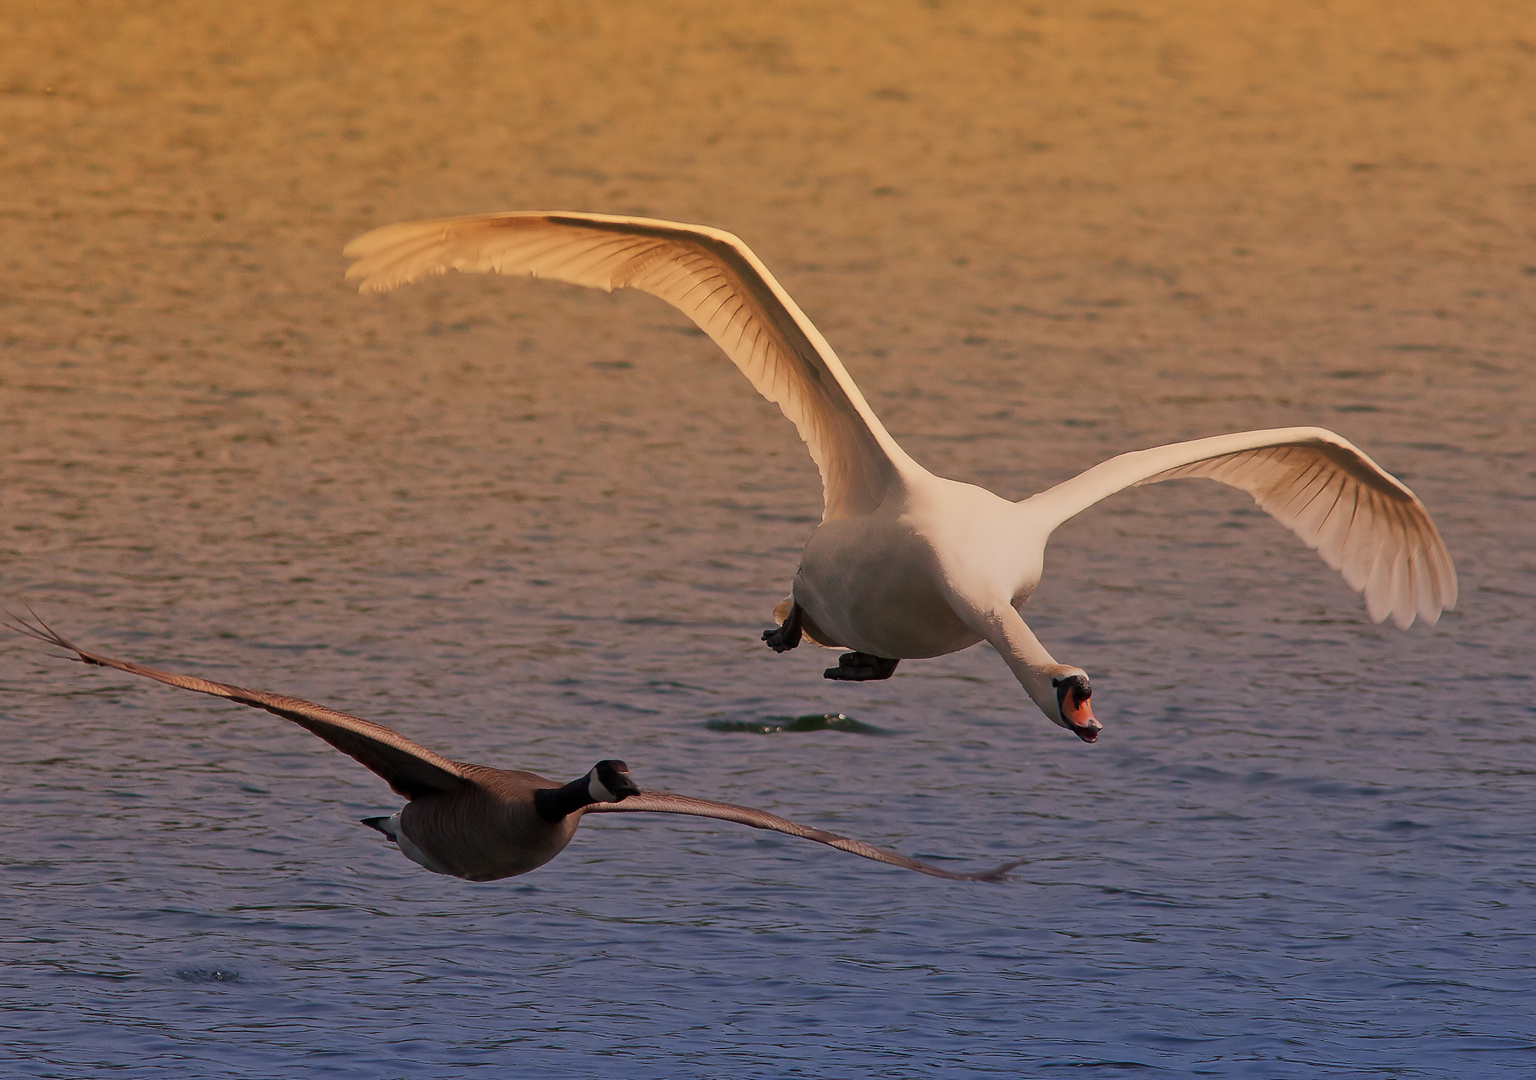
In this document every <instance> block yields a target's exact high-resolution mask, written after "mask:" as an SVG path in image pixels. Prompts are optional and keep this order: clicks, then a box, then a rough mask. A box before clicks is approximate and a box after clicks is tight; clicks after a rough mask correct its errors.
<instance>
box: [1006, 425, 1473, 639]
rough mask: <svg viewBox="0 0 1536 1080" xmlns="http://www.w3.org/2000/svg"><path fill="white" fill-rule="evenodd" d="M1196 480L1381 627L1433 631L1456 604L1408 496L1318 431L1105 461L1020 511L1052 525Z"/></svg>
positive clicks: (1443, 564)
mask: <svg viewBox="0 0 1536 1080" xmlns="http://www.w3.org/2000/svg"><path fill="white" fill-rule="evenodd" d="M1183 477H1204V478H1206V479H1209V480H1219V481H1220V482H1222V483H1223V484H1229V485H1231V486H1232V487H1235V488H1238V489H1240V490H1242V491H1246V492H1247V493H1248V494H1249V495H1251V496H1253V499H1254V501H1255V502H1257V503H1258V504H1259V506H1260V507H1262V508H1263V509H1264V510H1265V511H1267V512H1268V513H1269V514H1270V515H1272V516H1273V517H1274V518H1275V519H1276V520H1277V521H1279V522H1280V523H1281V524H1282V525H1284V526H1286V527H1287V528H1288V529H1290V530H1291V531H1292V532H1294V533H1295V534H1296V535H1297V536H1298V537H1300V538H1301V541H1302V542H1303V543H1304V544H1306V545H1307V546H1308V547H1310V548H1313V549H1314V550H1316V551H1317V553H1318V554H1319V555H1321V556H1322V557H1323V561H1324V562H1326V563H1327V564H1328V565H1329V566H1331V567H1332V568H1333V569H1335V570H1337V571H1339V572H1340V573H1341V574H1342V575H1343V576H1344V580H1345V581H1346V582H1347V583H1348V584H1349V586H1350V587H1351V588H1353V589H1355V590H1357V591H1359V592H1362V593H1364V594H1365V608H1366V611H1367V612H1369V613H1370V616H1371V618H1372V619H1374V620H1375V621H1376V622H1381V621H1382V620H1383V619H1385V618H1387V617H1388V616H1389V615H1390V616H1391V617H1392V621H1393V622H1395V623H1396V624H1397V625H1398V626H1400V627H1403V628H1405V629H1406V628H1407V627H1409V626H1411V625H1412V624H1413V621H1414V619H1415V618H1416V617H1417V618H1420V619H1423V620H1424V622H1426V623H1427V624H1429V625H1431V626H1433V625H1434V624H1435V622H1436V621H1437V620H1438V619H1439V618H1440V612H1441V611H1443V610H1448V609H1450V608H1453V607H1455V606H1456V593H1457V585H1456V568H1455V566H1453V565H1452V563H1451V556H1450V552H1448V551H1447V550H1446V547H1445V541H1444V540H1442V539H1441V538H1440V533H1439V530H1437V529H1436V528H1435V523H1434V522H1433V521H1432V520H1430V517H1429V512H1428V511H1427V510H1425V509H1424V504H1423V503H1421V502H1419V500H1418V498H1417V496H1415V495H1414V494H1413V492H1411V491H1409V490H1408V489H1407V488H1406V487H1405V486H1403V484H1402V483H1400V482H1399V481H1398V480H1397V479H1396V478H1395V477H1394V476H1392V475H1391V474H1390V473H1388V472H1387V471H1386V470H1385V469H1383V468H1382V467H1381V466H1380V465H1377V464H1376V463H1375V462H1374V461H1372V460H1371V459H1370V458H1369V457H1368V456H1366V454H1365V452H1364V451H1362V450H1361V449H1360V448H1359V447H1357V446H1355V445H1354V444H1353V443H1351V442H1350V441H1349V440H1347V439H1345V438H1343V437H1342V436H1339V435H1336V434H1334V433H1333V432H1331V431H1328V430H1327V429H1326V428H1317V427H1293V428H1272V429H1269V430H1267V431H1244V432H1239V433H1237V434H1235V435H1216V436H1212V437H1211V438H1208V439H1195V440H1193V441H1192V442H1182V443H1173V444H1171V445H1169V446H1158V447H1154V448H1153V449H1150V450H1137V451H1134V452H1132V453H1129V454H1121V455H1120V456H1119V457H1114V458H1110V459H1109V460H1108V461H1106V462H1103V463H1102V464H1100V465H1095V466H1094V467H1093V468H1091V469H1089V470H1088V471H1087V472H1085V473H1082V474H1081V475H1079V476H1075V477H1073V478H1072V479H1071V480H1068V481H1066V482H1065V483H1063V484H1058V485H1057V486H1056V487H1054V488H1051V489H1050V490H1049V491H1044V492H1041V493H1040V494H1039V495H1037V496H1035V498H1034V499H1032V500H1028V504H1029V505H1030V506H1031V507H1032V508H1033V509H1036V510H1039V511H1043V512H1045V513H1046V514H1047V515H1048V517H1049V518H1050V519H1051V520H1052V522H1053V524H1052V527H1053V528H1054V525H1055V524H1059V523H1060V522H1062V521H1065V520H1066V519H1067V518H1070V517H1072V516H1073V515H1074V514H1076V513H1078V512H1080V511H1082V510H1085V509H1087V508H1088V507H1089V506H1092V505H1093V504H1094V503H1096V502H1098V501H1099V500H1100V499H1103V498H1106V497H1108V496H1110V495H1113V494H1114V493H1115V492H1117V491H1120V490H1122V489H1123V488H1126V487H1130V486H1132V485H1137V484H1155V483H1158V482H1160V481H1163V480H1177V479H1181V478H1183Z"/></svg>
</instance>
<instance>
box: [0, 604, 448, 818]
mask: <svg viewBox="0 0 1536 1080" xmlns="http://www.w3.org/2000/svg"><path fill="white" fill-rule="evenodd" d="M7 614H8V615H9V616H10V619H11V623H12V627H13V628H14V629H15V630H17V631H19V632H21V633H24V634H26V635H28V636H29V637H34V638H36V639H37V640H39V641H43V642H47V643H48V644H49V645H56V646H58V647H59V648H61V649H65V650H67V651H69V652H72V653H74V654H75V657H76V658H77V659H79V660H81V661H83V662H84V663H87V664H94V665H96V666H97V667H108V668H115V669H116V670H118V671H125V672H127V673H128V674H130V675H142V676H143V677H144V678H146V679H154V680H155V681H156V682H163V683H166V684H167V685H169V686H179V687H181V688H182V689H183V690H195V691H197V692H198V693H200V694H212V695H213V696H214V697H221V698H228V699H229V700H230V701H238V702H239V703H240V704H242V705H251V706H254V707H255V708H258V709H265V710H267V712H269V713H273V714H275V715H277V716H281V717H282V718H283V719H284V720H292V721H293V722H294V723H295V724H298V725H299V726H300V727H301V728H304V729H305V730H306V731H309V732H311V733H312V734H315V735H318V736H319V737H320V738H322V739H324V740H325V741H326V742H328V743H330V744H331V745H332V746H334V747H335V748H336V749H338V750H340V751H341V752H342V753H343V754H346V755H347V756H349V757H351V758H354V759H355V760H357V761H358V762H359V763H361V764H363V765H365V766H367V767H368V768H370V769H372V770H373V771H374V772H376V773H378V774H379V775H380V776H382V777H383V778H384V779H385V780H386V781H387V782H388V783H389V786H390V787H392V788H393V789H394V790H395V791H397V792H399V793H400V794H401V795H404V796H405V797H406V798H408V799H414V798H417V797H418V796H421V795H429V794H432V793H433V792H438V791H451V790H453V789H455V788H458V787H462V786H464V785H465V784H466V783H469V781H468V779H467V778H466V777H465V775H464V771H463V767H462V766H461V765H459V764H458V763H457V762H454V761H449V760H448V759H447V758H445V757H441V756H439V755H438V754H434V753H433V752H432V751H430V750H428V749H427V748H426V747H424V746H420V745H418V744H416V743H414V742H412V741H411V740H410V739H407V738H406V737H405V736H403V735H401V734H399V733H398V732H394V731H391V730H390V729H389V728H387V727H384V726H383V725H382V724H375V723H373V722H372V721H369V720H362V719H359V718H358V717H356V716H349V715H348V714H346V713H344V712H337V711H336V710H335V709H327V708H326V707H325V706H324V705H316V704H315V703H314V702H312V701H304V700H303V699H301V698H293V697H284V696H282V695H281V694H270V693H268V692H267V691H265V690H247V689H246V688H245V687H243V686H229V685H227V684H225V683H217V682H211V681H210V680H208V679H199V678H198V677H197V676H195V675H173V674H171V673H170V672H168V671H158V670H156V669H155V668H152V667H145V666H144V665H142V664H135V663H133V662H131V661H128V660H117V659H115V658H113V657H110V656H102V655H101V654H100V653H93V652H87V651H86V650H85V649H82V648H81V647H80V646H78V645H76V644H75V643H74V642H72V641H70V640H69V639H68V638H65V637H64V636H62V635H61V634H59V633H57V632H55V631H54V630H53V628H52V627H50V626H48V624H47V623H45V622H43V620H42V619H39V618H37V614H36V613H35V612H34V613H33V615H32V619H33V621H31V622H29V621H27V620H25V619H22V618H21V617H19V616H17V615H15V614H12V613H10V612H7Z"/></svg>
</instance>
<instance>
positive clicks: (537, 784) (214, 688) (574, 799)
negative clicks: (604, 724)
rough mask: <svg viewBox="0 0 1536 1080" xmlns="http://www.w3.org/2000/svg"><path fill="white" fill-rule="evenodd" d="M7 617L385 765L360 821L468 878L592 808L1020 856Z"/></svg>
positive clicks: (24, 628) (910, 866)
mask: <svg viewBox="0 0 1536 1080" xmlns="http://www.w3.org/2000/svg"><path fill="white" fill-rule="evenodd" d="M7 615H8V616H9V617H10V620H11V624H12V627H13V628H14V629H16V630H18V631H20V632H21V633H23V634H26V635H28V636H29V637H33V638H36V639H37V640H39V641H43V642H46V643H47V644H49V645H55V646H58V647H59V648H61V649H65V650H67V651H69V652H71V653H74V657H73V658H72V659H77V660H80V661H82V662H84V663H86V664H93V665H95V666H97V667H108V668H116V669H117V670H118V671H125V672H127V673H129V674H130V675H142V676H144V677H145V678H147V679H154V680H156V681H158V682H163V683H167V684H169V685H171V686H179V687H181V688H182V689H184V690H196V691H197V692H198V693H201V694H212V695H214V696H215V697H221V698H228V699H229V700H230V701H238V702H239V703H240V704H242V705H251V706H254V707H255V708H258V709H265V710H267V712H270V713H275V714H276V715H278V716H281V717H282V718H283V719H285V720H292V721H293V722H294V723H295V724H298V725H299V726H300V727H302V728H304V729H305V730H306V731H309V732H310V733H312V734H314V735H318V736H319V737H320V738H322V739H324V740H325V741H326V742H328V743H330V744H331V745H332V746H334V747H335V748H336V749H338V750H340V751H341V752H342V753H343V754H346V755H348V756H349V757H352V758H354V759H355V760H357V761H358V762H360V763H361V764H363V765H365V766H367V767H368V768H369V769H372V770H373V771H374V772H376V773H378V774H379V776H381V777H383V778H384V780H385V781H386V782H387V783H388V784H389V786H390V787H391V788H393V789H394V790H395V792H396V793H397V794H400V795H403V796H405V798H406V799H407V800H409V801H408V802H407V803H406V804H405V806H404V807H402V808H401V809H400V811H399V812H398V813H396V814H394V815H393V816H390V817H372V818H363V819H362V823H363V824H364V825H367V826H370V827H371V828H374V829H377V830H378V831H379V832H381V833H383V834H384V835H385V836H386V837H388V838H389V839H390V840H393V841H394V842H395V844H396V845H397V846H398V847H399V848H400V851H401V852H403V853H404V854H405V856H406V857H407V858H409V859H410V860H411V861H412V862H415V863H419V864H420V865H422V866H425V867H426V868H427V869H428V870H431V871H432V872H433V873H437V874H449V875H451V876H453V877H460V878H466V879H467V880H469V881H495V880H497V879H498V878H506V877H513V876H514V875H517V874H526V873H527V872H528V871H530V870H534V869H537V868H538V867H540V866H543V865H544V864H545V863H547V862H549V860H551V859H553V858H554V857H555V856H556V855H558V854H560V852H562V851H564V850H565V845H566V844H568V843H570V842H571V837H572V836H574V835H575V834H576V826H577V825H579V824H580V823H581V819H582V816H583V815H584V814H627V813H654V814H690V815H692V816H694V817H706V818H719V819H720V820H721V821H734V822H736V823H738V824H741V825H750V826H751V827H752V828H754V829H772V830H774V831H775V832H781V833H786V834H788V835H790V836H798V837H800V838H802V839H805V840H814V841H816V842H817V843H818V844H826V845H828V846H830V847H835V848H837V849H838V850H839V851H846V852H848V853H849V854H852V855H859V856H862V857H863V858H866V859H874V860H875V861H876V862H883V863H889V864H890V865H891V866H900V867H902V868H904V869H907V870H915V871H917V872H918V873H919V874H927V875H929V876H930V877H938V878H947V879H949V880H951V881H1006V880H1007V879H1008V871H1009V870H1011V869H1013V868H1014V867H1016V866H1018V865H1020V863H1021V862H1022V861H1023V860H1017V861H1015V862H1009V863H1004V864H1003V865H1001V866H997V867H994V868H993V869H991V870H985V871H982V872H980V873H976V874H961V873H956V872H954V871H951V870H943V869H940V868H939V867H937V866H932V865H930V864H928V863H925V862H919V861H918V860H916V859H909V858H907V857H906V856H905V855H902V854H899V853H898V852H894V851H886V850H885V849H884V848H877V847H873V846H871V845H869V844H866V843H864V842H863V841H860V840H851V839H849V838H848V837H846V836H839V835H838V834H836V833H831V832H826V831H825V830H823V829H813V828H811V827H810V826H809V825H801V824H799V823H798V822H794V821H789V820H788V819H786V818H781V817H779V816H778V815H776V814H770V813H768V812H767V811H764V810H756V809H753V808H752V807H750V806H736V805H734V804H732V803H720V802H710V801H709V800H707V799H695V798H692V797H691V796H688V795H673V794H671V793H669V792H665V791H642V790H640V788H639V787H638V786H637V785H636V784H635V782H634V781H633V780H631V779H630V776H629V768H628V766H626V765H625V764H624V762H622V761H614V760H607V761H599V762H598V763H597V764H596V765H594V766H592V768H591V769H589V770H588V771H587V773H586V775H584V776H580V777H578V778H577V779H575V780H572V781H571V782H570V783H569V784H564V785H561V784H557V783H555V782H554V781H552V780H546V779H544V777H542V776H538V775H535V774H534V773H530V772H518V771H510V770H506V769H492V768H489V767H487V766H485V765H469V764H465V763H464V762H460V761H449V760H448V759H447V758H445V757H441V756H439V755H438V754H434V753H433V752H432V751H431V750H428V749H427V748H426V747H424V746H421V745H419V744H417V743H414V742H412V741H411V740H410V739H407V738H406V737H405V736H403V735H401V734H399V733H398V732H395V731H391V730H390V729H389V728H387V727H384V726H383V725H382V724H375V723H372V722H370V721H368V720H362V719H359V718H358V717H356V716H349V715H348V714H346V713H343V712H337V711H336V710H335V709H328V708H326V707H325V706H324V705H316V704H314V703H313V702H309V701H303V700H301V699H299V698H292V697H285V696H283V695H280V694H271V693H268V692H267V691H265V690H247V689H245V688H244V687H239V686H228V685H226V684H224V683H217V682H211V681H209V680H207V679H200V678H197V677H196V676H194V675H173V674H171V673H170V672H166V671H158V670H156V669H155V668H151V667H145V666H143V665H142V664H135V663H132V662H130V661H127V660H117V659H114V658H112V657H110V656H102V655H101V654H100V653H93V652H88V651H86V650H85V649H82V648H80V646H78V645H76V644H74V643H73V642H72V641H69V640H68V639H67V638H65V637H63V636H62V635H60V634H58V633H56V632H55V631H54V630H53V628H52V627H50V626H48V625H47V624H46V623H44V622H43V620H42V619H40V618H38V617H37V615H36V613H35V612H34V613H33V616H32V621H27V620H25V619H23V618H21V617H19V616H17V615H15V614H12V613H9V612H7Z"/></svg>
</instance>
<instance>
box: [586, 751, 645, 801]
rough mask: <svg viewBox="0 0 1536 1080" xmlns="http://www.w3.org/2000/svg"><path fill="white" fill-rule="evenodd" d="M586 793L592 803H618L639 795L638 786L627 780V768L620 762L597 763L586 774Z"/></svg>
mask: <svg viewBox="0 0 1536 1080" xmlns="http://www.w3.org/2000/svg"><path fill="white" fill-rule="evenodd" d="M587 793H588V794H589V795H591V796H592V801H593V802H618V801H619V800H620V799H624V798H628V797H629V796H630V795H638V794H640V785H639V784H636V783H635V782H634V781H633V780H631V779H630V778H629V766H628V765H626V764H624V763H623V762H622V761H615V760H613V759H611V758H610V759H608V760H607V761H599V762H598V763H597V764H596V765H594V766H592V771H591V772H589V773H587Z"/></svg>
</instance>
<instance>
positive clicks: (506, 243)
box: [346, 211, 904, 520]
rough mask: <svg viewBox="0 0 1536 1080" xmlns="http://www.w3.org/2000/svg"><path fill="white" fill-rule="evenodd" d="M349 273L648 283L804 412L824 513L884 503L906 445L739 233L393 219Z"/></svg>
mask: <svg viewBox="0 0 1536 1080" xmlns="http://www.w3.org/2000/svg"><path fill="white" fill-rule="evenodd" d="M346 256H347V257H348V258H349V259H354V260H356V261H355V262H354V263H353V264H352V266H351V267H350V268H349V269H348V270H347V278H348V279H349V280H360V281H361V283H362V284H361V286H360V289H361V291H363V292H371V291H384V290H386V289H392V288H394V287H395V286H397V285H402V284H404V283H406V282H409V281H415V280H416V279H417V278H420V277H424V276H426V275H428V274H441V273H444V272H446V271H448V270H450V269H452V270H461V271H463V272H465V273H478V274H484V273H491V272H495V273H500V274H509V275H518V274H527V275H529V276H532V277H541V278H551V279H553V280H555V281H565V282H569V283H571V284H573V285H585V286H587V287H588V288H595V289H606V290H610V291H611V290H613V289H639V290H640V291H642V292H648V293H650V294H651V295H653V296H658V297H660V298H661V299H663V300H665V301H666V302H667V303H669V304H671V305H672V306H673V307H675V308H677V309H678V310H679V311H681V312H682V313H683V314H684V315H687V316H688V317H689V318H690V319H692V320H693V321H694V322H695V323H696V324H697V325H698V327H699V329H701V330H703V331H704V332H705V333H706V334H708V335H709V336H710V337H711V338H712V339H714V342H715V344H717V345H719V346H720V348H722V349H724V350H725V353H726V355H727V356H729V357H730V358H731V360H732V361H733V362H734V363H735V364H736V366H737V367H738V368H740V369H741V371H742V373H743V374H744V375H746V377H747V378H748V379H750V380H751V381H752V385H753V386H755V387H756V388H757V391H758V393H760V394H762V395H763V396H764V397H765V398H767V399H768V400H769V401H772V402H774V403H776V404H777V405H778V406H779V408H780V409H782V410H783V411H784V415H785V416H787V417H788V418H789V419H790V420H791V421H793V422H794V425H795V427H796V428H798V429H799V431H800V437H801V438H802V439H804V440H805V444H806V446H807V447H809V448H810V451H811V457H812V458H813V459H815V461H816V465H817V467H818V468H819V469H820V470H821V479H822V486H823V489H824V495H825V499H826V506H825V512H824V518H825V519H826V520H830V519H832V518H837V517H848V516H851V515H855V514H862V513H868V512H869V511H871V510H873V509H874V508H875V507H877V506H879V505H880V502H881V500H882V499H883V498H884V497H885V490H886V486H887V484H888V483H889V482H890V480H891V478H892V475H893V470H892V464H891V463H892V461H893V460H895V459H896V457H897V456H898V455H900V456H904V455H902V452H901V450H900V448H899V447H897V445H896V443H895V442H894V441H893V440H892V439H891V437H890V435H889V434H887V433H886V430H885V428H884V427H882V426H881V424H880V421H879V420H878V419H877V418H876V417H875V414H874V413H873V412H872V411H871V410H870V408H869V405H868V404H867V403H866V402H865V400H864V396H863V395H862V394H861V393H859V388H858V387H857V386H855V385H854V382H853V379H852V378H850V377H849V375H848V372H847V371H846V370H844V368H843V365H842V362H841V361H840V360H838V358H837V354H835V353H834V352H833V351H832V347H831V346H830V345H828V344H827V342H826V340H825V339H824V338H823V337H822V336H821V334H820V332H819V331H818V330H817V329H816V327H815V326H813V325H812V324H811V320H810V319H808V318H806V317H805V314H804V313H803V312H802V311H801V310H800V308H799V307H797V306H796V304H795V302H794V301H793V300H791V299H790V297H789V294H788V293H787V292H785V291H784V289H783V288H782V287H781V286H780V285H779V283H778V282H777V281H775V280H774V279H773V275H772V274H770V273H769V272H768V268H767V267H765V266H764V265H763V264H762V263H761V262H760V261H759V260H758V258H757V256H756V255H754V254H752V252H751V250H750V249H748V247H747V246H746V245H745V244H743V243H742V242H741V241H740V240H738V239H737V238H736V237H735V236H732V235H731V234H730V233H728V232H722V231H720V230H719V229H710V228H706V227H704V226H702V225H682V224H678V223H676V222H671V221H656V220H652V219H650V218H628V217H612V216H609V215H605V214H575V213H546V212H540V211H518V212H512V213H503V214H483V215H478V216H474V217H461V218H445V219H442V220H438V221H413V222H407V223H404V224H399V225H386V226H384V227H383V228H380V229H374V230H373V231H372V232H369V233H364V234H363V235H362V236H359V237H358V238H357V239H355V240H353V241H352V242H351V243H350V244H348V245H347V247H346Z"/></svg>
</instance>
